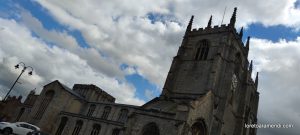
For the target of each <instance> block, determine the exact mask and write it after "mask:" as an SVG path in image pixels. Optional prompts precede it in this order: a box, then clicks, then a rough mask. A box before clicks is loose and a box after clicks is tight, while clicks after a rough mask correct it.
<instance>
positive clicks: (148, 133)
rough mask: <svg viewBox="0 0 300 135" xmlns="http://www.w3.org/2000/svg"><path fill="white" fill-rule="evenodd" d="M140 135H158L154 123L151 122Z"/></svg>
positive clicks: (157, 129)
mask: <svg viewBox="0 0 300 135" xmlns="http://www.w3.org/2000/svg"><path fill="white" fill-rule="evenodd" d="M142 135H159V128H158V126H157V125H156V124H155V123H154V122H151V123H149V124H147V125H145V126H144V127H143V130H142Z"/></svg>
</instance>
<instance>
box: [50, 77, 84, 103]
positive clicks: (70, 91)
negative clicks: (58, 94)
mask: <svg viewBox="0 0 300 135" xmlns="http://www.w3.org/2000/svg"><path fill="white" fill-rule="evenodd" d="M53 83H57V84H59V86H61V87H62V88H63V89H64V90H66V91H67V92H69V93H70V94H72V95H74V96H76V97H78V98H80V99H82V100H86V99H85V98H84V97H83V96H81V95H80V94H78V93H76V92H75V91H74V90H72V89H71V88H69V87H68V86H66V85H64V84H62V83H61V82H59V81H58V80H55V81H53V82H51V83H48V84H47V85H45V86H44V87H46V86H48V85H51V84H53Z"/></svg>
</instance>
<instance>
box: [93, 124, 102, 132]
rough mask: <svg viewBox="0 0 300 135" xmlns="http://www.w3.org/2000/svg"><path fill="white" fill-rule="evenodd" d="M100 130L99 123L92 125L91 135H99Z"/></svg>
mask: <svg viewBox="0 0 300 135" xmlns="http://www.w3.org/2000/svg"><path fill="white" fill-rule="evenodd" d="M100 130H101V126H100V125H99V124H94V125H93V130H92V131H91V135H99V133H100Z"/></svg>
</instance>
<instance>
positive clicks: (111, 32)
mask: <svg viewBox="0 0 300 135" xmlns="http://www.w3.org/2000/svg"><path fill="white" fill-rule="evenodd" d="M220 3H222V4H220ZM278 3H280V4H278ZM145 4H146V5H147V6H145ZM212 5H213V6H212ZM224 5H226V7H227V13H226V15H225V18H224V23H228V22H229V18H230V16H231V12H232V10H233V8H234V7H238V15H237V28H238V29H237V31H239V30H240V27H242V26H243V27H245V29H244V37H243V41H245V40H246V38H247V36H251V37H252V38H251V44H250V55H249V59H253V60H254V70H255V71H259V72H260V74H261V78H260V84H261V85H259V89H260V90H259V91H260V93H261V100H260V109H259V111H260V112H259V117H260V120H261V121H263V122H270V121H275V122H276V121H277V122H278V121H279V122H280V121H288V120H290V121H292V122H293V123H296V124H300V117H299V116H298V115H297V114H300V110H297V109H295V108H296V107H295V108H293V107H290V108H287V109H284V110H277V109H276V108H275V107H273V106H272V104H277V106H278V108H280V107H281V108H284V107H286V106H294V104H293V103H297V102H299V100H298V99H299V98H298V97H296V96H295V95H299V94H300V92H299V91H297V89H298V88H299V87H300V86H299V83H298V82H297V81H296V80H297V79H295V78H296V77H295V76H298V75H299V71H298V69H297V67H299V65H298V63H300V62H299V61H298V60H299V58H300V53H299V52H298V51H299V50H300V49H299V43H300V38H299V37H300V30H299V28H300V19H299V18H300V10H299V7H300V2H299V1H296V0H290V1H286V0H267V1H264V3H262V2H261V1H260V0H245V1H228V0H227V1H223V2H220V1H211V0H202V1H199V0H187V1H185V2H184V3H183V2H182V1H180V0H174V1H168V0H166V1H157V2H149V1H147V0H139V1H135V6H132V5H131V4H130V3H128V2H123V1H122V2H120V1H114V0H112V1H106V2H104V1H89V2H86V1H78V3H75V2H74V3H69V2H68V1H60V0H52V1H45V0H2V1H0V27H1V28H2V29H1V30H0V35H1V36H0V38H1V41H0V43H1V45H0V68H1V71H0V89H1V93H0V96H2V97H3V95H4V94H5V92H6V91H5V90H6V89H8V88H9V87H10V86H11V82H12V81H13V80H14V79H15V77H16V76H17V74H18V73H19V72H18V71H17V70H14V69H13V68H11V67H13V65H14V64H16V63H17V62H19V61H23V62H25V63H27V64H29V65H31V66H33V67H34V68H35V72H34V75H33V76H32V77H30V78H28V77H27V76H22V78H21V80H20V81H22V82H23V83H22V84H20V85H19V84H18V86H17V87H16V88H15V91H14V92H13V93H12V94H14V95H19V94H21V95H24V96H25V95H26V94H27V93H28V92H29V91H28V90H31V89H33V88H37V91H40V90H41V89H42V86H43V85H45V84H47V83H50V82H51V81H53V80H56V79H58V80H60V81H61V82H62V83H64V84H66V85H67V86H69V87H72V86H73V84H74V83H87V84H90V83H93V84H96V85H97V86H99V87H101V88H103V89H104V90H106V91H107V92H108V93H110V94H112V95H113V96H115V97H116V98H117V102H121V103H128V104H135V105H141V104H144V103H145V102H147V101H149V100H151V99H152V98H154V97H157V96H159V95H160V93H161V90H162V87H163V84H164V81H165V77H166V75H167V73H168V70H169V67H170V64H171V61H172V58H173V56H175V55H176V52H177V50H178V46H179V45H180V43H181V40H182V36H183V33H184V31H185V28H186V25H187V23H188V20H189V18H190V16H191V15H195V19H194V24H193V28H198V27H204V26H206V24H207V21H208V18H209V16H210V15H211V14H212V15H213V24H214V25H216V24H215V23H216V22H220V20H221V18H222V16H223V11H224ZM186 7H189V8H186ZM249 11H251V12H249ZM203 18H204V19H203ZM24 52H26V53H24ZM1 76H6V77H1ZM294 77H295V78H294ZM275 83H276V84H281V85H280V86H277V87H274V85H273V84H275ZM282 90H285V91H284V93H283V92H282ZM290 93H293V94H290ZM295 93H296V94H295ZM274 98H275V99H279V98H287V99H288V100H287V101H284V102H280V101H274V100H273V99H274ZM284 114H292V115H291V116H285V115H284ZM271 116H272V118H274V117H276V118H278V119H272V118H271ZM292 116H293V119H291V118H290V117H292ZM285 131H286V130H282V131H276V133H278V134H280V133H281V134H284V133H285ZM274 132H275V131H272V132H271V131H269V130H261V131H260V133H262V134H265V135H268V134H271V133H274ZM289 133H298V131H297V130H296V129H295V130H291V131H289Z"/></svg>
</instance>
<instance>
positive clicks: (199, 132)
mask: <svg viewBox="0 0 300 135" xmlns="http://www.w3.org/2000/svg"><path fill="white" fill-rule="evenodd" d="M206 132H207V131H206V126H205V123H204V121H203V120H199V121H197V122H195V123H194V124H193V125H192V135H206V134H207V133H206Z"/></svg>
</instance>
